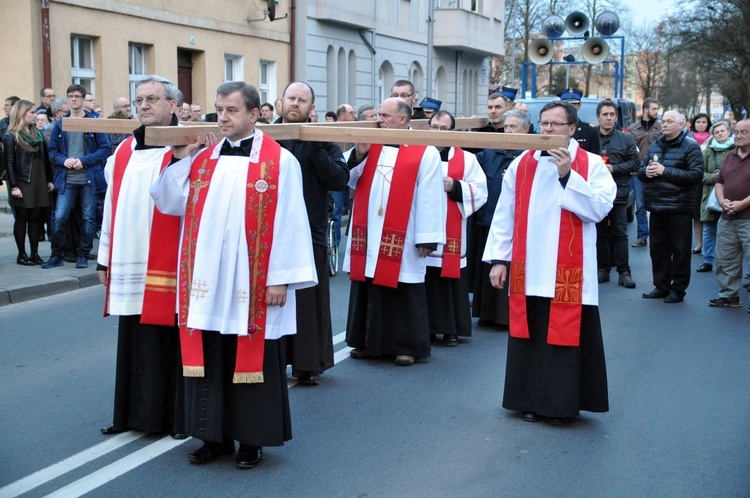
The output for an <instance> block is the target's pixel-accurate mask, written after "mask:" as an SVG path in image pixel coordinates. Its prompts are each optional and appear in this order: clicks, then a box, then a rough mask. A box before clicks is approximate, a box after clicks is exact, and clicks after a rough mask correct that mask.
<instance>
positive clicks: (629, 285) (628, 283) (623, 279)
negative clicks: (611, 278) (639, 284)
mask: <svg viewBox="0 0 750 498" xmlns="http://www.w3.org/2000/svg"><path fill="white" fill-rule="evenodd" d="M617 285H622V286H623V287H625V288H626V289H635V282H634V281H633V277H631V276H630V272H627V271H624V272H622V273H620V278H618V279H617Z"/></svg>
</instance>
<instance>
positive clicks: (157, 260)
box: [104, 137, 180, 325]
mask: <svg viewBox="0 0 750 498" xmlns="http://www.w3.org/2000/svg"><path fill="white" fill-rule="evenodd" d="M133 140H135V138H133V137H129V138H127V139H125V140H124V141H123V142H122V145H120V147H119V148H118V149H117V152H116V154H115V168H114V171H113V175H112V176H113V179H112V180H113V183H112V219H111V223H110V228H109V262H108V264H107V273H109V268H110V267H111V265H112V252H113V250H114V242H113V241H114V238H115V221H117V206H118V200H119V198H120V187H121V186H122V178H123V176H124V175H125V169H126V168H127V167H128V164H129V163H130V156H132V154H133V149H132V143H133ZM171 159H172V151H171V150H168V151H166V152H165V153H164V160H163V161H162V164H161V168H160V170H159V171H160V172H161V171H164V168H165V167H166V166H167V165H168V164H169V162H170V161H171ZM131 236H135V235H131ZM179 242H180V217H179V216H169V215H166V214H162V213H161V212H160V211H159V210H158V209H156V207H154V211H153V215H152V218H151V233H150V234H149V245H148V264H147V266H146V288H145V291H144V294H143V308H142V311H141V323H147V324H151V325H174V303H175V300H176V296H177V256H178V255H177V248H178V246H179ZM104 299H105V303H104V316H107V315H108V314H109V313H108V312H107V309H108V306H109V275H107V292H106V294H105V298H104Z"/></svg>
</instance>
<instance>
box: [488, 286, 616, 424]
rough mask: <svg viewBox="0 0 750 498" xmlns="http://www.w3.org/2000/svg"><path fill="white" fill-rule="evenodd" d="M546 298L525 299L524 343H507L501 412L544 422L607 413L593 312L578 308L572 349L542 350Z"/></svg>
mask: <svg viewBox="0 0 750 498" xmlns="http://www.w3.org/2000/svg"><path fill="white" fill-rule="evenodd" d="M550 303H551V300H550V299H549V298H543V297H532V296H527V297H526V310H527V316H528V317H529V337H530V338H529V339H518V338H514V337H508V359H507V363H506V368H505V393H504V395H503V408H507V409H509V410H517V411H523V412H533V413H536V414H537V415H542V416H544V417H560V418H562V417H575V416H577V415H578V413H579V411H581V410H585V411H589V412H606V411H609V401H608V392H607V366H606V363H605V360H604V344H603V342H602V329H601V323H600V321H599V308H598V307H597V306H586V305H584V306H583V312H582V316H581V340H580V345H579V346H578V347H570V346H553V345H550V344H547V326H548V324H549V313H550Z"/></svg>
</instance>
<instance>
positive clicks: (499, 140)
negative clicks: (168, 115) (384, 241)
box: [63, 118, 568, 150]
mask: <svg viewBox="0 0 750 498" xmlns="http://www.w3.org/2000/svg"><path fill="white" fill-rule="evenodd" d="M468 119H479V120H483V119H484V118H468ZM478 122H480V121H474V123H478ZM485 122H486V121H485ZM347 124H348V125H349V126H344V123H335V124H334V123H328V124H323V123H306V124H297V123H289V124H273V125H258V127H259V128H260V129H262V130H263V132H264V133H267V134H268V135H269V136H271V137H273V138H274V139H275V140H304V141H314V142H349V143H385V144H410V145H435V146H437V147H454V146H455V147H464V148H475V149H486V148H492V149H516V150H518V149H520V150H528V149H536V150H548V149H552V148H556V147H564V146H565V145H567V143H568V139H567V138H566V137H562V136H553V135H524V134H512V133H479V132H461V131H451V132H436V131H432V130H429V131H426V130H394V129H386V128H377V127H376V126H377V124H376V123H375V122H374V121H361V122H356V121H355V122H349V123H347ZM138 125H139V122H138V121H137V120H118V119H90V118H63V130H65V131H86V132H89V131H90V132H97V133H131V132H132V131H133V130H134V129H135V128H136V127H138ZM209 132H213V133H215V134H216V135H217V136H219V127H218V126H217V125H216V123H198V122H196V123H194V124H190V125H187V126H149V127H148V128H147V129H146V143H147V144H149V145H161V146H164V145H176V146H180V145H188V144H191V143H194V142H195V141H196V140H201V141H202V140H203V139H204V138H205V136H206V135H207V134H208V133H209Z"/></svg>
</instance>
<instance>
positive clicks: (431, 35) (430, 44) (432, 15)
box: [425, 0, 435, 97]
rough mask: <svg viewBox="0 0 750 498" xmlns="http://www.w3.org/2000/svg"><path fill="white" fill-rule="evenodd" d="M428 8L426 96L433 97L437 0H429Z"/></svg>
mask: <svg viewBox="0 0 750 498" xmlns="http://www.w3.org/2000/svg"><path fill="white" fill-rule="evenodd" d="M428 1H429V7H428V8H427V85H426V88H425V97H432V60H433V52H434V49H433V48H434V43H433V41H434V40H433V38H434V24H435V0H428Z"/></svg>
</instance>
